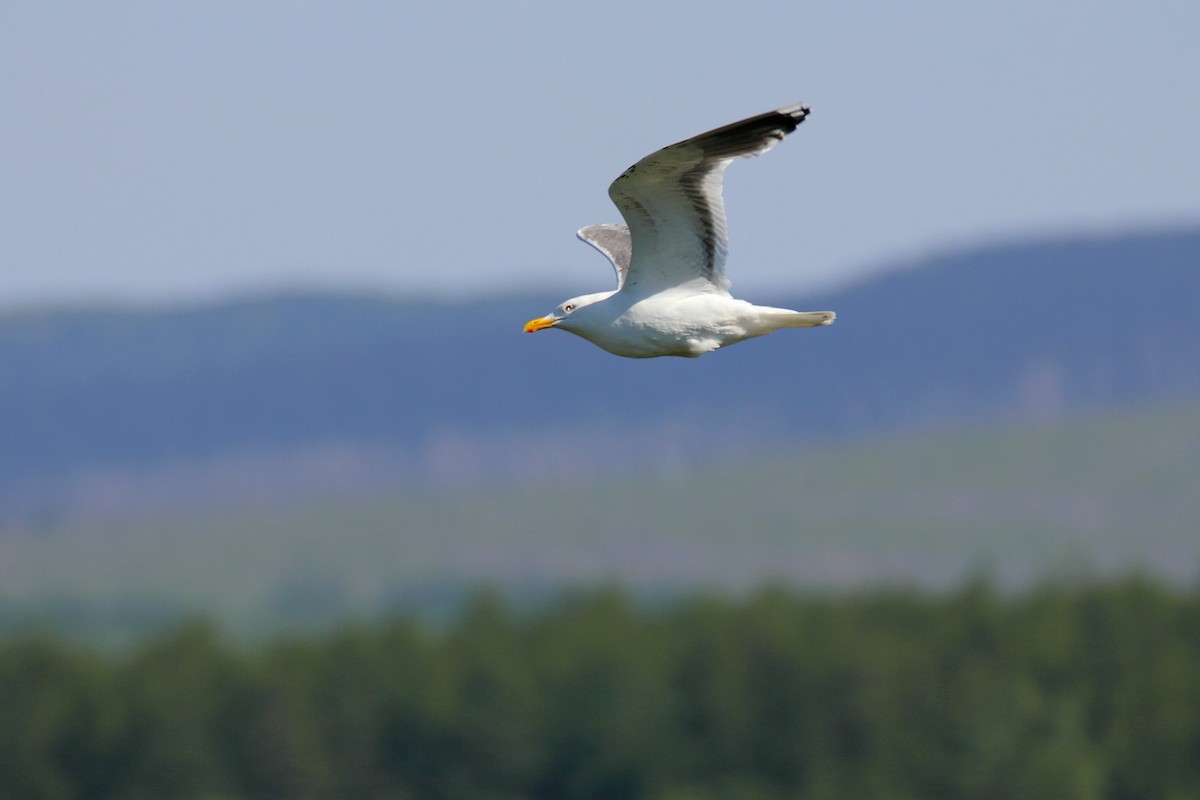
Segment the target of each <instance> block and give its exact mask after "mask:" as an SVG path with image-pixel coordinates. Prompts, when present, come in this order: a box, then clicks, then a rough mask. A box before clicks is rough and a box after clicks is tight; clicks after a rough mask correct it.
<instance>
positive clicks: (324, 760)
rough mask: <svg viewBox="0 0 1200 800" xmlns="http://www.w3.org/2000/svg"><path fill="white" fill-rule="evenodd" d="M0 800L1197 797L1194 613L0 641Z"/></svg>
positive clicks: (1079, 595) (1146, 601)
mask: <svg viewBox="0 0 1200 800" xmlns="http://www.w3.org/2000/svg"><path fill="white" fill-rule="evenodd" d="M0 797H4V798H47V799H49V798H129V799H132V798H541V799H544V800H551V798H553V799H554V800H571V798H596V799H597V800H598V799H599V798H648V799H651V800H688V799H690V798H695V799H696V800H715V799H716V798H736V799H737V800H754V799H755V798H778V799H779V800H782V798H806V799H811V800H819V799H820V798H854V799H855V800H862V799H863V798H981V799H982V798H987V799H988V800H1000V799H1002V798H1014V799H1015V798H1020V799H1021V800H1035V799H1036V798H1053V800H1071V799H1072V798H1080V799H1082V798H1106V799H1107V800H1133V799H1134V798H1138V799H1139V800H1140V799H1144V798H1183V797H1200V593H1198V592H1196V591H1182V590H1178V589H1172V588H1169V587H1166V586H1161V585H1157V584H1154V583H1151V582H1148V581H1144V580H1128V581H1122V582H1118V583H1111V584H1105V585H1089V586H1076V587H1061V586H1060V587H1044V588H1041V589H1039V590H1036V591H1033V592H1030V593H1028V594H1024V595H1021V596H1017V597H1008V596H1004V595H1002V594H999V593H997V592H995V591H993V590H992V589H991V588H989V587H988V586H987V585H986V584H977V585H971V586H969V587H965V588H963V589H961V590H959V591H957V592H954V593H951V594H947V595H937V596H931V595H925V594H917V593H908V592H901V591H880V592H874V593H869V594H863V595H853V596H840V597H805V596H797V595H793V594H789V593H787V592H785V591H781V590H764V591H762V592H761V593H758V594H756V595H754V596H752V597H749V598H745V599H741V600H729V599H695V600H689V601H685V602H681V603H678V604H673V605H670V606H667V607H663V608H658V609H653V610H647V609H646V608H645V607H643V606H639V605H637V604H635V603H634V602H633V601H632V600H631V599H630V598H628V597H626V596H624V595H623V594H621V593H619V592H603V593H596V594H590V595H586V596H580V597H576V598H573V599H569V600H564V601H563V602H561V603H560V604H558V605H556V606H555V607H554V608H552V609H549V610H543V611H539V612H530V613H517V612H514V611H513V610H512V609H511V608H510V607H508V606H506V605H505V604H504V603H503V602H502V601H501V600H499V599H498V598H497V597H495V596H490V595H483V596H480V597H478V598H476V600H475V601H474V602H473V603H472V604H471V605H470V607H469V608H468V609H467V610H466V611H465V612H464V613H463V614H462V615H461V617H459V618H457V619H456V620H455V621H454V622H453V623H451V624H449V625H443V626H433V625H427V624H422V623H420V622H418V621H415V620H413V619H396V620H393V621H389V622H386V623H379V624H372V625H364V626H361V627H347V628H343V629H340V630H337V631H333V632H330V633H327V634H324V635H321V636H319V637H308V638H303V637H299V636H295V637H291V638H286V639H280V640H277V641H275V642H273V643H269V644H260V645H244V644H243V645H237V644H234V643H232V642H230V641H229V640H227V639H225V638H223V637H222V636H220V635H219V634H218V632H216V631H214V630H213V628H211V627H210V626H208V625H205V624H202V623H196V624H190V625H187V626H185V627H182V628H179V629H177V630H174V631H172V632H170V633H167V634H162V635H156V636H153V637H151V638H150V639H148V640H147V641H145V642H144V643H143V644H141V645H140V646H138V647H137V648H135V649H133V650H131V651H127V652H122V653H103V652H100V651H96V650H93V649H89V648H86V647H83V646H81V645H78V644H71V643H67V642H64V641H60V640H56V639H54V638H50V637H44V636H42V637H36V636H35V637H21V638H16V639H9V640H8V641H6V642H4V643H3V644H0Z"/></svg>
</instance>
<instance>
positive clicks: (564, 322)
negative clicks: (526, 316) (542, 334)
mask: <svg viewBox="0 0 1200 800" xmlns="http://www.w3.org/2000/svg"><path fill="white" fill-rule="evenodd" d="M612 295H613V292H596V293H594V294H584V295H580V296H579V297H572V298H571V299H570V300H564V301H563V302H562V303H559V304H558V308H556V309H554V310H553V311H552V312H550V313H549V314H547V315H546V316H544V317H537V318H536V319H531V320H529V322H526V323H525V332H526V333H533V332H534V331H540V330H542V329H544V328H562V329H563V330H565V331H570V332H571V333H580V332H581V331H582V330H585V329H586V328H587V326H588V323H589V322H594V321H596V320H595V311H596V308H595V305H596V303H599V302H600V301H601V300H605V299H607V298H609V297H611V296H612Z"/></svg>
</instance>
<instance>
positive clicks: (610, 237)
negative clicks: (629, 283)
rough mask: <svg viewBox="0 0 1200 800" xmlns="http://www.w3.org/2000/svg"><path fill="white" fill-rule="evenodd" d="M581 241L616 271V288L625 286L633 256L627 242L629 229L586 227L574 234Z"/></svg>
mask: <svg viewBox="0 0 1200 800" xmlns="http://www.w3.org/2000/svg"><path fill="white" fill-rule="evenodd" d="M575 235H576V236H578V237H579V238H580V240H581V241H583V242H586V243H587V244H590V245H591V246H592V247H594V248H596V249H597V250H599V251H600V252H601V253H603V254H604V257H605V258H607V259H608V260H609V261H611V262H612V265H613V269H615V270H616V271H617V288H618V289H620V288H621V287H622V286H624V285H625V274H626V273H627V272H629V261H630V259H631V258H632V256H633V243H632V242H631V241H630V240H629V228H627V227H626V226H624V225H588V226H587V227H586V228H580V229H579V232H578V233H576V234H575Z"/></svg>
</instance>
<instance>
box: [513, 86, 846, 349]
mask: <svg viewBox="0 0 1200 800" xmlns="http://www.w3.org/2000/svg"><path fill="white" fill-rule="evenodd" d="M808 114H809V109H808V106H805V105H797V106H791V107H790V108H781V109H778V110H777V111H769V112H767V113H766V114H759V115H758V116H756V117H750V118H749V119H744V120H742V121H741V122H735V123H733V124H732V125H726V126H724V127H722V128H717V129H716V130H712V131H709V132H708V133H702V134H700V135H699V136H693V137H692V138H691V139H686V140H684V141H682V142H679V143H677V144H673V145H671V146H669V147H664V148H663V149H662V150H659V151H658V152H656V153H651V154H650V155H648V156H646V157H645V158H643V159H642V160H641V161H639V162H637V163H636V164H634V165H633V166H632V167H630V168H629V169H627V170H625V172H623V173H621V176H620V177H619V178H617V179H616V180H615V181H613V184H612V186H610V187H609V188H608V196H609V197H611V198H612V201H613V203H614V204H616V206H617V208H618V209H619V210H620V211H621V216H622V217H624V219H625V224H624V225H589V226H588V227H586V228H583V229H582V230H580V231H579V234H578V236H579V238H580V239H582V240H583V241H584V242H586V243H588V244H590V245H591V246H592V247H594V248H596V249H597V250H599V251H600V252H601V253H603V254H604V255H605V256H606V257H607V258H608V260H609V261H611V262H612V265H613V267H614V268H615V269H616V271H617V288H616V289H615V290H613V291H610V292H596V293H594V294H585V295H580V296H579V297H573V298H571V299H570V300H567V301H566V302H564V303H562V304H561V305H559V307H558V308H556V309H555V310H554V311H553V312H551V313H550V314H547V315H546V316H544V317H538V318H537V319H531V320H530V321H529V322H527V323H525V332H526V333H533V332H534V331H540V330H543V329H545V328H561V329H562V330H565V331H569V332H571V333H573V334H575V335H576V336H582V337H583V338H584V339H587V340H588V341H589V342H591V343H593V344H595V345H598V346H599V347H602V348H604V349H605V350H607V351H608V352H610V353H614V354H616V355H619V356H627V357H629V358H654V357H655V356H688V357H692V358H694V357H696V356H701V355H704V354H705V353H709V352H712V351H713V350H716V349H717V348H719V347H724V346H726V345H730V344H736V343H738V342H741V341H744V340H746V339H751V338H753V337H755V336H763V335H765V334H768V333H772V332H774V331H777V330H779V329H780V328H812V327H816V326H819V325H828V324H830V323H831V322H833V320H834V318H835V317H836V315H835V314H834V313H833V312H832V311H791V310H789V309H786V308H771V307H769V306H756V305H753V304H751V303H748V302H746V301H745V300H738V299H736V298H734V297H733V296H732V295H731V294H729V282H728V281H727V280H726V279H725V253H726V250H727V249H728V240H727V237H726V235H725V203H724V201H723V200H722V198H721V180H722V178H723V177H724V174H725V168H726V167H727V166H729V164H730V162H731V161H733V160H734V159H735V158H750V157H753V156H756V155H758V154H759V153H765V152H766V151H767V150H770V149H771V148H772V147H774V146H775V144H776V143H778V142H780V141H782V140H783V137H784V136H786V135H787V134H789V133H791V132H792V131H794V130H796V126H797V125H799V124H800V123H801V122H803V121H804V120H805V118H806V117H807V116H808Z"/></svg>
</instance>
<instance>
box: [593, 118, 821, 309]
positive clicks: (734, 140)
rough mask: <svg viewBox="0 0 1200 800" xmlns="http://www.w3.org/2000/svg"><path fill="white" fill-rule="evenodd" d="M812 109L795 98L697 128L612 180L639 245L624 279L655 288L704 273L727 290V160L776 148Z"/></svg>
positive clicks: (702, 278) (702, 276) (616, 198)
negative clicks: (714, 126)
mask: <svg viewBox="0 0 1200 800" xmlns="http://www.w3.org/2000/svg"><path fill="white" fill-rule="evenodd" d="M808 113H809V109H808V106H805V105H797V106H791V107H790V108H781V109H779V110H777V111H769V112H767V113H766V114H759V115H758V116H756V117H750V118H749V119H744V120H742V121H741V122H735V123H733V124H732V125H726V126H724V127H722V128H717V129H716V130H712V131H709V132H708V133H702V134H700V135H699V136H693V137H692V138H691V139H687V140H685V141H682V142H679V143H677V144H673V145H670V146H669V147H664V148H663V149H662V150H659V151H658V152H656V153H651V154H650V155H648V156H646V157H645V158H643V159H642V160H641V161H639V162H637V163H636V164H634V165H633V166H632V167H630V168H629V169H627V170H625V172H624V173H622V174H621V177H619V178H617V179H616V180H615V181H613V184H612V186H610V187H609V189H608V195H609V197H611V198H612V201H613V203H615V204H616V206H617V208H618V209H620V211H621V216H622V217H624V218H625V222H626V223H627V224H628V225H629V233H630V237H631V240H632V245H633V258H632V261H631V263H630V265H629V269H628V272H627V273H626V277H625V282H624V285H625V286H626V287H627V288H632V287H634V286H637V287H638V291H639V292H653V291H657V290H660V289H664V288H668V287H671V286H677V285H679V284H682V283H688V282H691V281H697V280H700V281H706V282H708V283H711V284H713V285H715V286H717V287H719V288H721V289H722V290H723V289H724V288H725V286H726V280H725V253H726V250H727V249H728V240H727V237H726V233H725V203H724V200H723V199H722V197H721V185H722V179H723V177H724V174H725V168H726V167H727V166H729V163H730V162H731V161H733V160H734V159H735V158H748V157H750V156H756V155H758V154H759V153H764V152H766V151H767V150H769V149H771V148H772V147H773V146H774V145H775V144H776V143H777V142H780V141H782V140H783V137H784V136H786V135H787V134H789V133H791V132H792V131H794V130H796V126H797V125H799V124H800V123H801V122H803V121H804V119H805V117H807V116H808Z"/></svg>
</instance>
